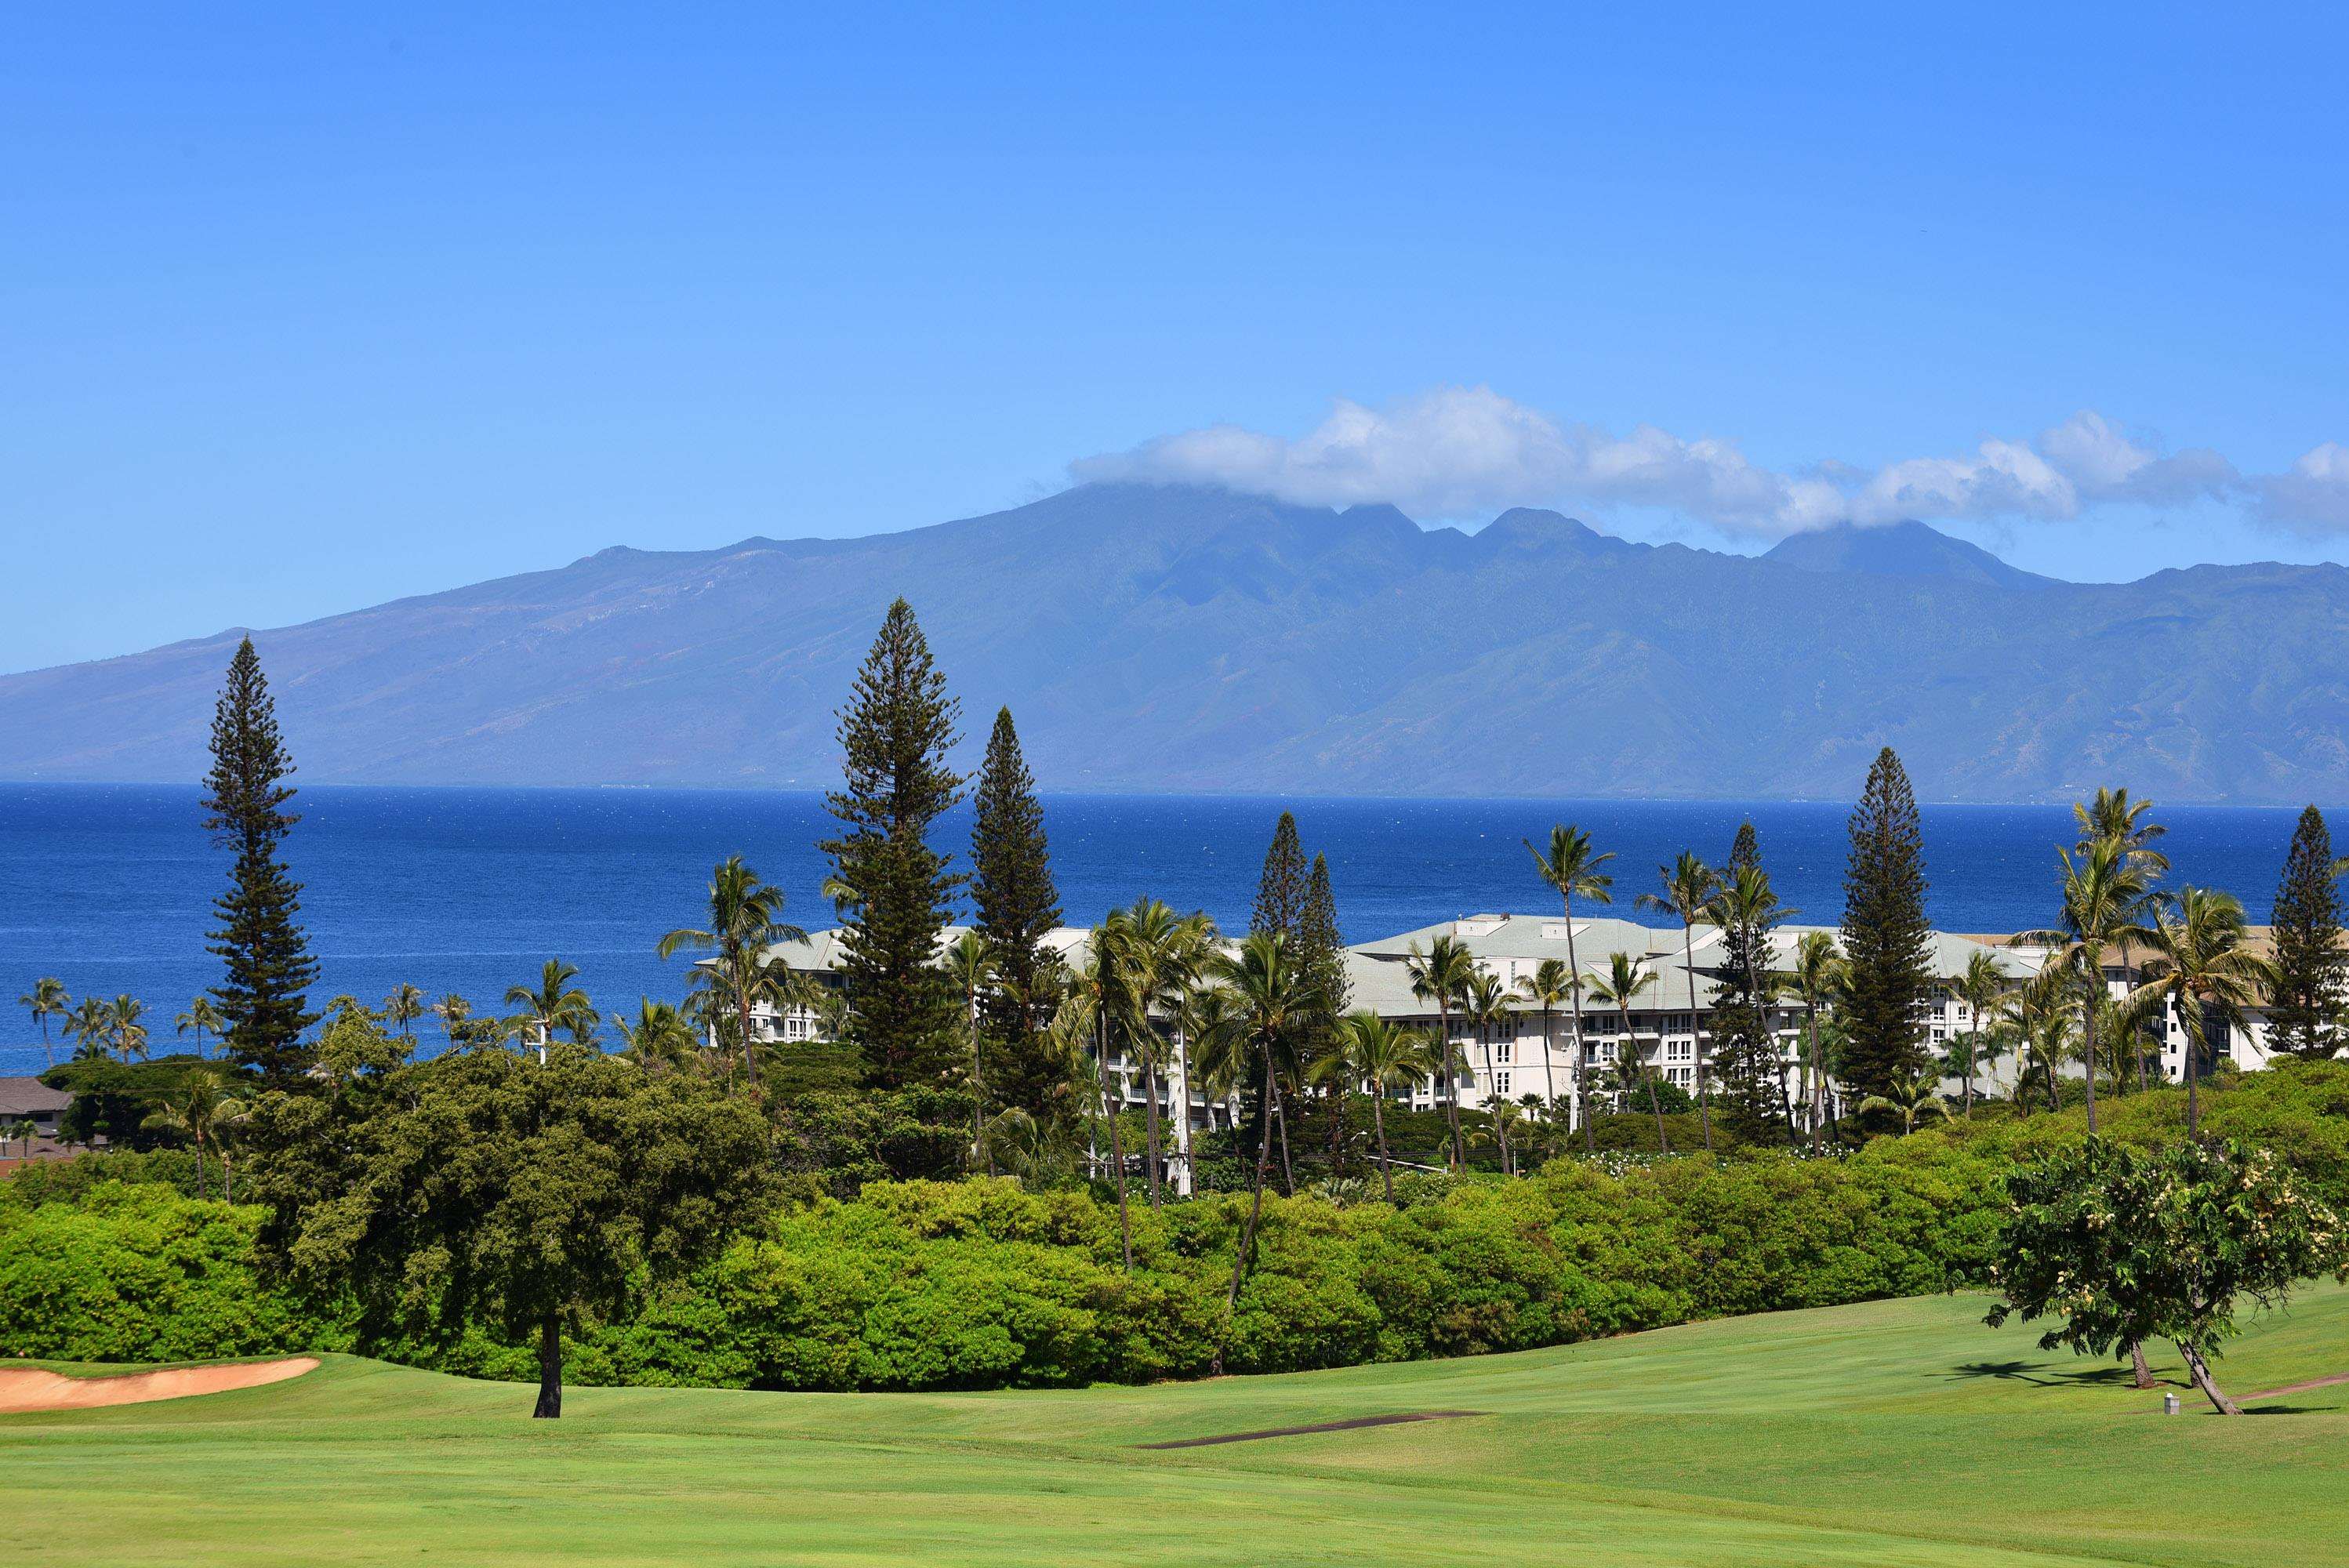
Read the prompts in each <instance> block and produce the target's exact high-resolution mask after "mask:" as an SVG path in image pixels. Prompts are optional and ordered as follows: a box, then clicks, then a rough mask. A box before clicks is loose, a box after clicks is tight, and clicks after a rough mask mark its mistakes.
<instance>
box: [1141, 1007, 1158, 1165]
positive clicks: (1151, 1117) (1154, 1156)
mask: <svg viewBox="0 0 2349 1568" xmlns="http://www.w3.org/2000/svg"><path fill="white" fill-rule="evenodd" d="M1149 1026H1150V1025H1149V1022H1148V1020H1146V1019H1145V1020H1144V1021H1143V1028H1145V1029H1146V1028H1148V1027H1149ZM1142 1087H1143V1093H1144V1094H1145V1095H1146V1096H1147V1100H1146V1109H1147V1111H1148V1114H1147V1115H1146V1116H1145V1117H1144V1118H1143V1130H1144V1137H1145V1138H1146V1139H1147V1140H1148V1142H1149V1144H1150V1150H1149V1153H1150V1159H1149V1171H1150V1206H1151V1207H1152V1208H1154V1209H1155V1208H1156V1207H1158V1150H1159V1148H1160V1142H1159V1139H1160V1134H1159V1131H1158V1047H1157V1046H1156V1044H1155V1043H1153V1045H1152V1046H1151V1048H1150V1054H1149V1055H1148V1056H1146V1057H1143V1062H1142Z"/></svg>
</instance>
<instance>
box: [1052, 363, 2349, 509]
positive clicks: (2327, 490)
mask: <svg viewBox="0 0 2349 1568" xmlns="http://www.w3.org/2000/svg"><path fill="white" fill-rule="evenodd" d="M1070 471H1071V474H1072V475H1073V476H1074V477H1075V478H1076V479H1078V480H1130V481H1141V482H1154V483H1183V484H1207V485H1219V486H1222V487H1224V488H1226V489H1229V490H1242V491H1246V492H1248V493H1252V494H1259V495H1268V496H1272V497H1275V498H1277V499H1278V500H1286V501H1290V502H1294V503H1297V504H1299V505H1309V506H1353V505H1358V504H1361V503H1363V502H1369V501H1386V502H1392V504H1394V505H1396V506H1399V507H1401V508H1402V510H1403V511H1407V512H1411V513H1413V514H1414V515H1416V516H1420V517H1425V518H1465V517H1472V516H1479V515H1488V514H1490V513H1492V512H1494V511H1500V510H1502V509H1504V508H1506V507H1510V506H1527V505H1576V504H1584V505H1595V506H1599V507H1606V506H1609V505H1627V506H1640V507H1654V508H1660V509H1662V510H1665V511H1673V512H1677V513H1680V514H1682V515H1683V516H1685V517H1688V518H1691V519H1692V520H1694V521H1699V522H1702V523H1706V524H1709V525H1711V526H1713V527H1714V528H1718V529H1723V530H1725V531H1733V532H1749V533H1762V534H1782V533H1789V532H1795V531H1800V530H1803V529H1810V528H1821V527H1825V526H1826V525H1828V524H1830V523H1835V522H1841V521H1854V522H1859V523H1884V522H1890V521H1897V520H1899V519H1902V518H1912V517H1913V518H1922V519H1928V520H1951V519H1961V520H1967V521H2001V520H2012V519H2027V520H2035V521H2064V520H2066V519H2069V518H2074V517H2076V516H2078V515H2079V514H2080V512H2081V511H2082V510H2083V509H2084V508H2085V507H2089V506H2096V505H2105V504H2126V505H2137V506H2154V507H2162V506H2178V505H2183V504H2187V503H2190V502H2194V501H2198V500H2212V499H2220V500H2223V499H2227V498H2230V497H2235V496H2240V495H2243V494H2245V493H2249V494H2250V495H2251V496H2253V497H2255V498H2256V499H2257V500H2259V502H2260V508H2261V513H2262V515H2264V516H2267V517H2268V518H2270V519H2271V521H2278V522H2282V523H2285V524H2287V525H2289V526H2294V527H2302V528H2321V529H2349V448H2344V447H2341V446H2338V445H2334V444H2331V443H2328V444H2327V445H2325V446H2323V447H2320V448H2318V449H2316V450H2314V451H2313V452H2311V453H2310V454H2309V455H2308V456H2307V457H2304V458H2302V459H2301V460H2300V463H2299V464H2298V465H2297V466H2296V467H2295V468H2294V469H2292V472H2291V473H2289V474H2281V475H2271V476H2266V477H2264V478H2261V477H2254V478H2251V479H2246V478H2244V477H2243V476H2242V475H2240V473H2238V472H2237V470H2236V469H2235V467H2234V465H2233V464H2232V463H2230V462H2229V461H2228V460H2227V459H2225V458H2223V457H2221V456H2220V454H2218V453H2217V452H2214V451H2211V450H2209V449H2207V448H2191V449H2187V450H2184V451H2180V452H2176V453H2167V452H2165V451H2164V450H2163V449H2162V448H2161V445H2160V443H2159V441H2158V438H2153V437H2150V436H2146V435H2142V434H2135V433H2131V432H2130V431H2128V430H2127V429H2125V428H2123V427H2121V426H2120V425H2118V424H2116V423H2115V422H2114V421H2112V420H2110V419H2108V418H2106V417H2105V416H2104V415H2102V414H2099V413H2097V412H2095V410H2093V409H2083V410H2082V411H2081V412H2079V413H2077V414H2075V415H2074V416H2073V417H2072V418H2069V419H2066V420H2064V422H2063V423H2062V424H2060V425H2056V426H2054V427H2053V428H2050V429H2047V430H2044V431H2042V432H2040V434H2039V435H2038V436H2037V437H2036V438H2033V439H2030V440H2014V439H2008V438H1990V439H1987V440H1984V441H1982V443H1981V444H1980V445H1979V446H1977V447H1976V448H1975V449H1974V451H1973V452H1972V453H1971V455H1967V456H1961V457H1930V456H1927V457H1917V458H1908V459H1901V460H1899V461H1897V462H1891V463H1888V464H1886V465H1885V466H1883V467H1882V468H1880V469H1862V468H1856V467H1853V466H1851V465H1849V464H1845V463H1839V462H1834V461H1827V462H1822V463H1820V464H1818V465H1816V467H1815V468H1812V469H1806V470H1803V471H1798V472H1789V471H1781V470H1779V469H1770V468H1765V467H1762V466H1759V465H1757V464H1755V463H1754V462H1752V461H1750V460H1748V459H1747V458H1746V457H1745V455H1744V452H1743V451H1741V450H1740V449H1738V447H1737V446H1736V444H1735V443H1734V442H1732V441H1727V440H1723V439H1720V438H1714V437H1699V438H1685V437H1682V436H1677V435H1674V434H1672V433H1671V431H1668V430H1662V429H1659V428H1656V427H1654V426H1651V425H1641V426H1639V427H1637V428H1633V429H1632V430H1631V431H1630V433H1629V434H1628V435H1623V436H1617V435H1614V434H1611V433H1610V432H1609V431H1607V430H1604V429H1601V428H1599V427H1597V426H1595V425H1588V424H1569V423H1567V422H1564V421H1561V420H1559V419H1557V418H1553V417H1551V416H1550V415H1547V414H1545V413H1543V412H1542V411H1541V410H1539V409H1537V408H1532V407H1527V406H1526V405H1525V404H1522V403H1519V402H1516V401H1515V400H1514V399H1511V398H1508V397H1503V396H1501V395H1500V394H1499V393H1497V392H1495V391H1494V390H1492V389H1491V388H1490V387H1437V388H1435V389H1434V390H1433V391H1430V392H1425V393H1422V394H1420V395H1419V396H1417V397H1407V398H1403V399H1402V400H1400V401H1398V402H1394V403H1391V404H1388V405H1386V406H1384V407H1375V408H1374V407H1369V406H1367V405H1364V404H1361V403H1356V402H1352V401H1350V400H1348V399H1344V398H1340V399H1339V400H1338V402H1337V403H1336V404H1335V405H1334V406H1333V407H1331V409H1330V416H1329V418H1326V419H1324V420H1323V421H1322V422H1321V424H1320V425H1319V427H1318V428H1315V429H1313V430H1311V431H1310V432H1309V433H1307V434H1306V435H1304V436H1302V437H1299V438H1294V439H1289V438H1282V437H1278V436H1272V435H1267V434H1265V433H1263V432H1260V431H1255V430H1248V429H1244V428H1240V427H1238V426H1236V425H1216V426H1211V427H1208V428H1204V429H1197V430H1189V431H1185V432H1183V433H1181V434H1179V435H1173V436H1165V437H1161V438H1158V439H1156V440H1154V441H1150V442H1146V443H1144V444H1143V445H1142V446H1140V447H1137V448H1135V449H1133V450H1132V451H1128V452H1120V453H1111V454H1106V455H1103V456H1101V457H1095V458H1087V459H1082V460H1081V461H1079V462H1076V463H1072V464H1071V465H1070Z"/></svg>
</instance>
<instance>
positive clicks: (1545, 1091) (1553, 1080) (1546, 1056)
mask: <svg viewBox="0 0 2349 1568" xmlns="http://www.w3.org/2000/svg"><path fill="white" fill-rule="evenodd" d="M1556 1056H1557V1040H1555V1039H1553V1038H1552V1037H1551V1036H1550V1026H1549V1004H1548V1003H1547V1002H1544V1003H1543V1004H1542V1103H1543V1104H1545V1105H1547V1106H1548V1107H1549V1110H1550V1114H1551V1115H1553V1116H1555V1115H1556V1114H1557V1064H1556V1063H1555V1062H1554V1061H1553V1060H1552V1058H1553V1057H1556Z"/></svg>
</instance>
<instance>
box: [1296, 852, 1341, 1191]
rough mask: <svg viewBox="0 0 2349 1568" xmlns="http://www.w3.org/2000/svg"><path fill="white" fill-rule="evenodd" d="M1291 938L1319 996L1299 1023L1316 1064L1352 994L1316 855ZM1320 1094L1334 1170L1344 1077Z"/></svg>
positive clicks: (1323, 868)
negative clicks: (1303, 1023) (1304, 1020)
mask: <svg viewBox="0 0 2349 1568" xmlns="http://www.w3.org/2000/svg"><path fill="white" fill-rule="evenodd" d="M1297 939H1298V947H1299V951H1300V952H1301V953H1302V954H1303V955H1304V966H1305V977H1306V979H1307V980H1308V981H1309V983H1310V984H1311V985H1312V986H1313V988H1314V990H1315V992H1316V993H1317V994H1318V995H1319V997H1320V998H1321V1002H1320V1006H1319V1007H1318V1008H1316V1010H1315V1013H1314V1016H1313V1017H1312V1019H1311V1020H1310V1021H1309V1022H1308V1023H1307V1025H1306V1026H1305V1031H1304V1036H1305V1037H1304V1041H1303V1055H1304V1057H1305V1059H1306V1060H1307V1061H1308V1062H1318V1061H1320V1060H1322V1059H1323V1058H1324V1057H1328V1056H1329V1055H1330V1052H1332V1051H1333V1050H1335V1049H1336V1048H1337V1044H1338V1020H1339V1019H1340V1018H1342V1017H1344V1016H1346V1008H1347V1006H1348V1005H1349V1004H1350V1002H1351V1000H1352V995H1353V987H1352V985H1351V984H1350V982H1349V981H1348V980H1347V978H1346V939H1345V937H1344V936H1343V935H1342V934H1340V931H1339V929H1338V898H1337V894H1336V893H1335V892H1332V891H1331V890H1330V862H1329V861H1328V859H1327V858H1325V857H1324V856H1322V855H1320V854H1319V853H1317V854H1315V855H1314V857H1313V870H1312V872H1311V873H1310V874H1309V875H1308V876H1307V878H1306V879H1305V908H1304V911H1303V913H1301V914H1299V917H1298V923H1297ZM1324 1092H1325V1096H1326V1104H1325V1106H1324V1109H1325V1110H1326V1112H1327V1113H1328V1116H1329V1119H1330V1171H1331V1172H1332V1173H1333V1174H1334V1173H1336V1172H1337V1171H1338V1169H1339V1162H1340V1161H1341V1160H1342V1159H1343V1158H1344V1150H1345V1138H1346V1083H1345V1080H1344V1079H1343V1078H1340V1077H1339V1076H1337V1075H1334V1074H1333V1075H1331V1076H1330V1078H1328V1080H1327V1088H1326V1089H1325V1091H1324Z"/></svg>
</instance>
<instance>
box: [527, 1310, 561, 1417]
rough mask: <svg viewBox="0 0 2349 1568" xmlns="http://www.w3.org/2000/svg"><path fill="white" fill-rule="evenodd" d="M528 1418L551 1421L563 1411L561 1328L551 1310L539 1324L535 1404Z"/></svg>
mask: <svg viewBox="0 0 2349 1568" xmlns="http://www.w3.org/2000/svg"><path fill="white" fill-rule="evenodd" d="M530 1414H531V1418H532V1419H533V1420H540V1421H551V1420H554V1418H556V1417H558V1416H560V1415H562V1414H563V1328H562V1325H561V1322H560V1320H559V1319H558V1318H557V1316H556V1315H555V1314H554V1313H552V1312H550V1313H548V1314H547V1315H545V1316H544V1317H543V1318H542V1319H540V1320H539V1325H538V1408H536V1409H534V1410H533V1411H532V1412H531V1413H530Z"/></svg>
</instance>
